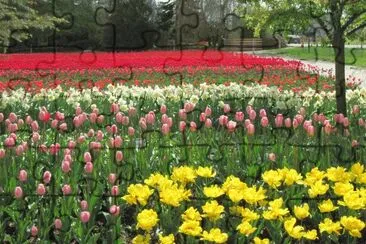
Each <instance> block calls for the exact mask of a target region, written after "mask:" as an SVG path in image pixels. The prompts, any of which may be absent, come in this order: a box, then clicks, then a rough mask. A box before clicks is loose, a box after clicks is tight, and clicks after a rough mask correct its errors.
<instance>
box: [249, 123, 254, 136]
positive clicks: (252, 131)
mask: <svg viewBox="0 0 366 244" xmlns="http://www.w3.org/2000/svg"><path fill="white" fill-rule="evenodd" d="M247 133H248V135H249V136H252V135H254V133H255V127H254V125H253V124H249V125H248V126H247Z"/></svg>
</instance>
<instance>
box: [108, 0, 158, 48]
mask: <svg viewBox="0 0 366 244" xmlns="http://www.w3.org/2000/svg"><path fill="white" fill-rule="evenodd" d="M154 4H155V2H153V1H151V0H116V6H115V9H114V12H113V13H112V14H111V16H110V18H109V21H108V22H109V23H113V29H112V28H107V27H106V28H105V29H104V46H106V47H108V49H109V50H111V48H113V49H120V50H137V49H138V50H142V49H146V48H150V47H151V46H152V41H153V39H154V37H153V36H149V35H148V32H150V31H152V30H153V29H154V20H155V16H154V10H155V9H156V8H155V5H154ZM109 27H112V26H109Z"/></svg>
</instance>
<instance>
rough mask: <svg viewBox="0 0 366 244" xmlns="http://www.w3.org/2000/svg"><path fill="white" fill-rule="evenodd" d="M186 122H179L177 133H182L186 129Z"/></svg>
mask: <svg viewBox="0 0 366 244" xmlns="http://www.w3.org/2000/svg"><path fill="white" fill-rule="evenodd" d="M186 125H187V124H186V122H185V121H180V122H179V131H180V132H183V131H184V130H185V129H186Z"/></svg>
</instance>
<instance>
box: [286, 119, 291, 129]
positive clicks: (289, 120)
mask: <svg viewBox="0 0 366 244" xmlns="http://www.w3.org/2000/svg"><path fill="white" fill-rule="evenodd" d="M285 126H286V128H291V126H292V122H291V119H290V118H286V119H285Z"/></svg>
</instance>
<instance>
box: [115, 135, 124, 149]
mask: <svg viewBox="0 0 366 244" xmlns="http://www.w3.org/2000/svg"><path fill="white" fill-rule="evenodd" d="M122 143H123V140H122V138H121V137H120V136H116V137H115V138H114V146H115V147H117V148H119V147H121V146H122Z"/></svg>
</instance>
